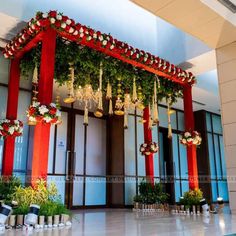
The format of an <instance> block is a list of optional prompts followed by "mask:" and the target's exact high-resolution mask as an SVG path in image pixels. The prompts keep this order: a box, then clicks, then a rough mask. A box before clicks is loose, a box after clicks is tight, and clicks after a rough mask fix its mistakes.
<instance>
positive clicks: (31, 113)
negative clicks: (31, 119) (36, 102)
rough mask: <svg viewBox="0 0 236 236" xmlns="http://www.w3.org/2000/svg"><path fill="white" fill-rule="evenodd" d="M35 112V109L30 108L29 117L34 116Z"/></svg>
mask: <svg viewBox="0 0 236 236" xmlns="http://www.w3.org/2000/svg"><path fill="white" fill-rule="evenodd" d="M35 111H36V109H35V108H34V107H30V109H29V115H30V116H32V115H34V113H35Z"/></svg>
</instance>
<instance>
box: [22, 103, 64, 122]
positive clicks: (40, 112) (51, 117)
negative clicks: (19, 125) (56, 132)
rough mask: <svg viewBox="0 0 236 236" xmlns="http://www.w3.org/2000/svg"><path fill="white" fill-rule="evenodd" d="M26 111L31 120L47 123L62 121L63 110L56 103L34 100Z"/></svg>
mask: <svg viewBox="0 0 236 236" xmlns="http://www.w3.org/2000/svg"><path fill="white" fill-rule="evenodd" d="M26 113H27V117H28V119H29V121H30V122H43V123H47V124H59V123H60V122H61V112H60V110H59V109H58V108H57V106H56V104H55V103H50V104H49V105H41V104H40V103H39V102H33V103H32V105H30V107H29V108H28V110H27V112H26Z"/></svg>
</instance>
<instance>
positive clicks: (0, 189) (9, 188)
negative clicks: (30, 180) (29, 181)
mask: <svg viewBox="0 0 236 236" xmlns="http://www.w3.org/2000/svg"><path fill="white" fill-rule="evenodd" d="M20 186H21V181H20V179H19V178H17V177H14V176H10V177H4V176H0V200H3V201H4V202H5V203H6V204H11V202H12V200H13V199H12V197H13V193H14V192H15V190H16V188H18V187H20Z"/></svg>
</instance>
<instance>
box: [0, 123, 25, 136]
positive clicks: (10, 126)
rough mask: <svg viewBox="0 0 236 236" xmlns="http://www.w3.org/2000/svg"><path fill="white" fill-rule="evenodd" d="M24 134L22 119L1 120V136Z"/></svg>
mask: <svg viewBox="0 0 236 236" xmlns="http://www.w3.org/2000/svg"><path fill="white" fill-rule="evenodd" d="M22 134H23V123H22V122H21V121H20V120H8V119H4V120H0V137H3V138H7V137H10V136H11V137H18V136H21V135H22Z"/></svg>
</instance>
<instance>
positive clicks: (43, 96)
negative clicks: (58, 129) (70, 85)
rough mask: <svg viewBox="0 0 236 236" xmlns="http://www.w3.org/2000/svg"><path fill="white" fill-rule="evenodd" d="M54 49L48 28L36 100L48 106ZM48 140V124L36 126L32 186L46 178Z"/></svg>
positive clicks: (51, 35)
mask: <svg viewBox="0 0 236 236" xmlns="http://www.w3.org/2000/svg"><path fill="white" fill-rule="evenodd" d="M55 47H56V31H55V30H53V29H51V28H49V29H48V30H47V31H46V32H45V34H44V36H43V39H42V52H41V64H40V79H39V87H38V90H39V94H38V100H39V102H40V103H41V104H44V105H48V104H50V103H51V102H52V93H53V78H54V63H55ZM49 138H50V124H42V123H39V124H37V125H36V126H35V130H34V144H33V157H32V173H31V182H32V184H34V182H35V180H36V179H38V178H45V179H46V177H47V169H48V151H49Z"/></svg>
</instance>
